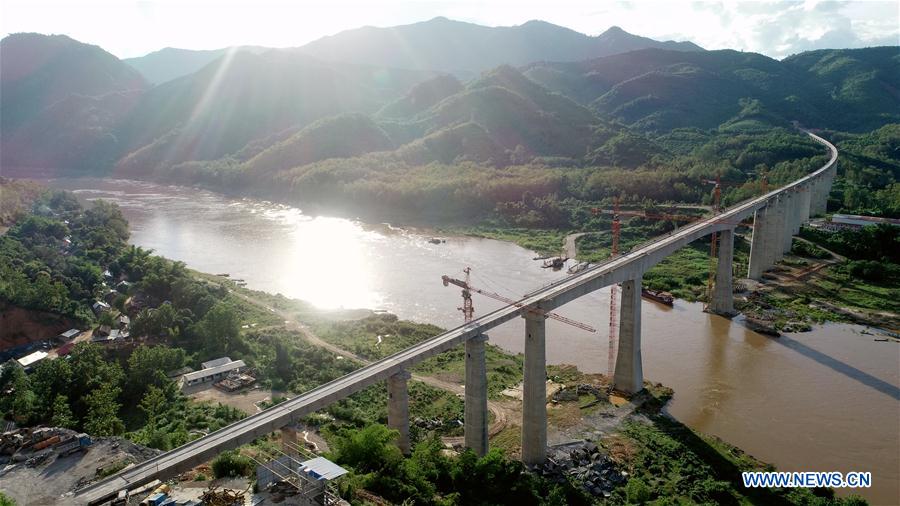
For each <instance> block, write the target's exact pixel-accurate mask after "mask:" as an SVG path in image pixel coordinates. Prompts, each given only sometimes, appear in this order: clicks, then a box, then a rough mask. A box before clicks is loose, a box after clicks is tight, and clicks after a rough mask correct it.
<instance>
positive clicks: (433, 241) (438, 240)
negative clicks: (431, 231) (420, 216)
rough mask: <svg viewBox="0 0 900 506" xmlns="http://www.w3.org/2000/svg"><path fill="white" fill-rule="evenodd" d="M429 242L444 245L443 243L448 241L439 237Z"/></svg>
mask: <svg viewBox="0 0 900 506" xmlns="http://www.w3.org/2000/svg"><path fill="white" fill-rule="evenodd" d="M428 242H430V243H431V244H443V243H445V242H447V240H446V239H440V238H438V237H432V238H431V239H428Z"/></svg>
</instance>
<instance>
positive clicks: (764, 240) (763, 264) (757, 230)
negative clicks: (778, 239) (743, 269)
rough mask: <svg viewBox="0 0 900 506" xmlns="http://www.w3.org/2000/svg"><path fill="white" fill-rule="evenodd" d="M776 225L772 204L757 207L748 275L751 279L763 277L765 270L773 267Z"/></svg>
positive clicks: (754, 215) (754, 216)
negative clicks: (773, 220) (773, 244)
mask: <svg viewBox="0 0 900 506" xmlns="http://www.w3.org/2000/svg"><path fill="white" fill-rule="evenodd" d="M774 227H775V225H774V224H773V223H772V212H771V205H769V206H766V207H761V208H759V209H757V210H756V212H755V213H754V214H753V235H752V237H751V239H750V262H749V265H748V266H747V277H748V278H750V279H756V280H759V279H762V274H763V272H765V271H766V269H768V268H769V267H772V258H773V255H772V251H771V249H772V235H773V233H774Z"/></svg>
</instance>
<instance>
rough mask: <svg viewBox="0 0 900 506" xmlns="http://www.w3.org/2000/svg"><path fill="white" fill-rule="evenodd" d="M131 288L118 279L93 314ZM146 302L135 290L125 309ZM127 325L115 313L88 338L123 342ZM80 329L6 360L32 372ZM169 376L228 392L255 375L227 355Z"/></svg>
mask: <svg viewBox="0 0 900 506" xmlns="http://www.w3.org/2000/svg"><path fill="white" fill-rule="evenodd" d="M103 274H104V276H105V277H106V278H107V279H108V280H110V279H112V274H111V273H110V272H109V271H106V272H104V273H103ZM130 288H131V283H129V282H128V281H125V280H121V281H119V282H118V283H116V285H115V289H114V290H113V289H110V290H109V291H107V292H106V293H105V294H104V295H103V296H102V297H101V298H99V299H97V300H95V301H94V303H93V304H92V305H91V309H92V310H93V312H94V314H95V315H96V316H97V317H100V316H101V315H103V314H105V313H108V312H110V311H114V309H113V304H115V303H116V300H117V299H118V298H119V297H121V296H123V295H126V294H127V293H128V291H129V290H130ZM147 303H148V301H147V298H146V297H144V296H142V295H141V294H135V295H132V296H131V297H129V299H128V301H127V303H126V310H127V311H128V312H132V314H133V312H134V311H139V310H140V309H142V308H143V307H147ZM113 314H116V313H113ZM104 320H105V321H109V319H108V318H104ZM130 326H131V319H130V318H129V317H128V315H127V314H125V313H121V314H117V315H116V317H115V320H114V323H113V324H108V323H104V324H101V325H100V326H98V327H97V328H96V329H94V331H93V333H92V336H91V339H90V340H91V342H94V343H100V344H110V343H121V342H124V340H125V339H127V338H128V337H130V332H129V328H130ZM81 332H82V331H81V330H79V329H74V328H73V329H69V330H67V331H65V332H63V333H61V334H59V335H58V336H56V337H54V338H53V339H51V340H48V341H47V342H45V343H43V349H39V350H37V351H32V352H29V353H28V354H26V355H24V356H22V357H19V358H12V359H11V360H9V362H10V363H13V364H15V366H18V367H21V368H23V369H24V370H25V371H26V372H31V371H32V370H33V369H34V368H35V367H36V366H37V365H38V364H39V363H40V362H42V361H43V360H46V359H47V358H50V357H51V355H52V352H51V351H47V350H51V344H57V345H59V347H58V348H57V349H56V355H58V356H61V357H62V356H65V355H68V354H69V352H70V351H71V350H72V348H73V347H74V346H75V344H76V342H75V338H76V337H78V336H79V334H81ZM38 344H40V343H38ZM32 349H34V346H30V347H29V348H25V351H30V350H32ZM8 351H11V350H8ZM13 353H14V352H13ZM8 356H10V357H15V356H16V355H14V354H12V353H10V354H9V355H8ZM169 377H171V378H173V379H174V378H179V382H180V384H181V386H182V387H183V388H184V387H192V386H196V385H201V384H204V383H212V384H213V385H214V386H216V387H217V388H220V389H222V390H224V391H227V392H233V391H236V390H240V389H242V388H244V387H247V386H250V385H253V384H254V383H255V382H256V378H255V377H254V375H253V373H252V372H251V371H249V370H247V365H246V364H245V363H244V361H243V360H231V358H229V357H221V358H217V359H215V360H209V361H206V362H203V363H202V364H201V368H200V370H198V371H194V370H192V369H191V368H188V367H185V368H182V369H180V370H178V371H171V372H170V373H169Z"/></svg>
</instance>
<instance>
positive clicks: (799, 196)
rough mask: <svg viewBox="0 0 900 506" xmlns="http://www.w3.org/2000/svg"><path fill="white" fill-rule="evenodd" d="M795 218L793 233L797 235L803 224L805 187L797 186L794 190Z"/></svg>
mask: <svg viewBox="0 0 900 506" xmlns="http://www.w3.org/2000/svg"><path fill="white" fill-rule="evenodd" d="M794 202H795V205H794V220H793V222H792V223H793V225H794V226H793V227H792V233H793V235H797V234H799V233H800V227H801V226H803V187H800V188H797V190H796V191H795V192H794Z"/></svg>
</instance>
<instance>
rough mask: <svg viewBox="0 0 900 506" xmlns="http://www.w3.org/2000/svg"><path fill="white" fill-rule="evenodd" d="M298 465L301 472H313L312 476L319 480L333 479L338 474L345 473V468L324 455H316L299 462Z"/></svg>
mask: <svg viewBox="0 0 900 506" xmlns="http://www.w3.org/2000/svg"><path fill="white" fill-rule="evenodd" d="M300 465H301V466H302V467H301V470H302V471H303V472H305V473H314V477H316V478H317V479H320V480H333V479H335V478H337V477H338V476H343V475H345V474H347V470H346V469H344V468H343V467H341V466H339V465H337V464H335V463H334V462H332V461H330V460H328V459H326V458H325V457H316V458H314V459H310V460H307V461H306V462H301V463H300Z"/></svg>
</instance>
